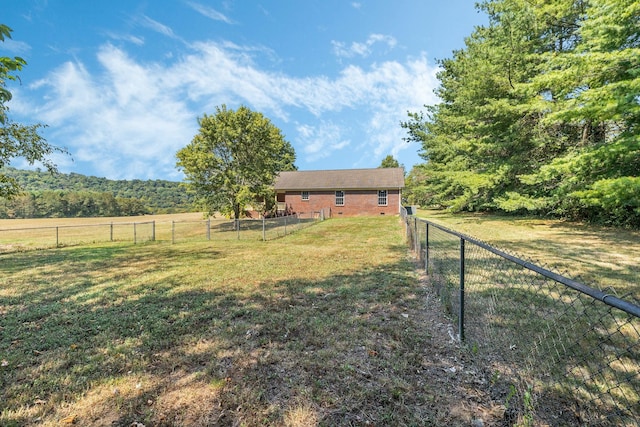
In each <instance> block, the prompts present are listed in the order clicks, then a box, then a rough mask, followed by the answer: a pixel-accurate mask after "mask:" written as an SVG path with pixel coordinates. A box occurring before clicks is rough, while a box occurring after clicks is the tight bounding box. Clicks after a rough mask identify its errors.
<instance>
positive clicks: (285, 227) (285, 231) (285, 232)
mask: <svg viewBox="0 0 640 427" xmlns="http://www.w3.org/2000/svg"><path fill="white" fill-rule="evenodd" d="M284 235H285V236H286V235H287V216H286V215H285V216H284Z"/></svg>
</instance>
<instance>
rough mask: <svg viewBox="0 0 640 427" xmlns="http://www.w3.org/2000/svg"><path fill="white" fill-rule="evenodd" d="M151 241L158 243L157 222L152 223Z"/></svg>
mask: <svg viewBox="0 0 640 427" xmlns="http://www.w3.org/2000/svg"><path fill="white" fill-rule="evenodd" d="M151 241H152V242H155V241H156V220H155V219H154V220H153V221H151Z"/></svg>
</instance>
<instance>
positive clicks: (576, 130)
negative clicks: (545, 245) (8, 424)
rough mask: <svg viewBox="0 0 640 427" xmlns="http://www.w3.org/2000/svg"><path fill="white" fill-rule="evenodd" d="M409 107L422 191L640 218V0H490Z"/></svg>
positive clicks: (480, 202) (457, 203) (493, 205)
mask: <svg viewBox="0 0 640 427" xmlns="http://www.w3.org/2000/svg"><path fill="white" fill-rule="evenodd" d="M478 7H479V8H480V9H481V10H483V11H484V12H485V13H487V15H488V17H489V25H487V26H484V27H479V28H477V29H476V30H475V31H474V32H473V33H472V34H471V35H470V36H469V37H468V38H467V39H466V43H465V48H464V49H461V50H459V51H456V52H454V53H453V57H452V58H449V59H445V60H443V61H441V63H440V65H441V67H442V71H441V72H440V73H439V75H438V78H439V79H440V83H441V85H440V87H439V88H438V89H437V94H438V95H439V97H440V99H441V100H442V102H441V103H440V104H437V105H434V106H428V107H426V112H413V113H410V115H409V119H408V120H407V121H406V122H405V123H403V126H404V127H405V128H406V129H407V131H408V136H407V139H408V140H412V141H419V142H421V143H422V147H423V150H422V152H421V155H422V157H423V158H424V159H425V160H426V163H425V164H424V165H423V166H422V167H421V174H422V176H425V177H427V178H428V180H429V181H428V182H426V183H425V184H424V185H423V186H422V187H423V188H422V190H423V191H421V194H423V195H425V196H427V197H428V200H427V203H429V204H433V205H441V206H444V207H448V208H450V209H452V210H504V211H512V212H513V211H529V212H534V213H541V214H552V215H560V216H568V217H576V218H587V219H595V220H607V221H611V222H615V223H618V224H621V223H625V224H636V225H638V224H640V196H638V194H639V192H638V189H639V188H640V179H639V178H638V171H640V158H639V153H640V150H639V149H638V148H639V146H638V144H639V140H638V133H639V131H638V117H639V116H640V112H639V110H640V95H639V94H640V80H639V79H640V51H639V49H638V47H639V43H640V25H639V19H640V18H639V16H640V3H638V2H637V1H634V0H554V1H548V0H487V1H484V2H482V3H480V4H479V6H478Z"/></svg>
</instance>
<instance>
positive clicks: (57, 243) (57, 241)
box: [56, 227, 60, 248]
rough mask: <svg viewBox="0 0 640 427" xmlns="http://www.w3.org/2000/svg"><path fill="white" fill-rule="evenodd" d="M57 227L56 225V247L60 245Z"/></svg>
mask: <svg viewBox="0 0 640 427" xmlns="http://www.w3.org/2000/svg"><path fill="white" fill-rule="evenodd" d="M58 228H59V227H56V248H57V247H59V246H60V240H59V239H58V237H59V233H58Z"/></svg>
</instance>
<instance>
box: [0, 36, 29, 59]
mask: <svg viewBox="0 0 640 427" xmlns="http://www.w3.org/2000/svg"><path fill="white" fill-rule="evenodd" d="M2 50H6V51H9V52H11V53H13V54H16V55H22V54H25V53H27V52H29V51H30V50H31V46H29V44H28V43H25V42H21V41H15V40H13V39H10V38H5V39H4V42H3V43H2Z"/></svg>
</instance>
